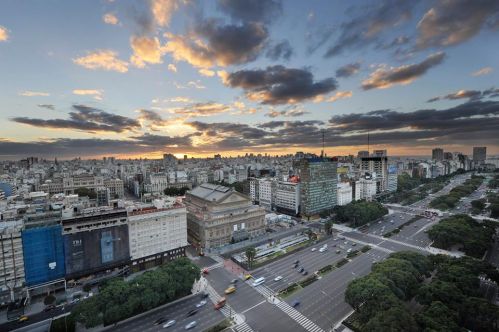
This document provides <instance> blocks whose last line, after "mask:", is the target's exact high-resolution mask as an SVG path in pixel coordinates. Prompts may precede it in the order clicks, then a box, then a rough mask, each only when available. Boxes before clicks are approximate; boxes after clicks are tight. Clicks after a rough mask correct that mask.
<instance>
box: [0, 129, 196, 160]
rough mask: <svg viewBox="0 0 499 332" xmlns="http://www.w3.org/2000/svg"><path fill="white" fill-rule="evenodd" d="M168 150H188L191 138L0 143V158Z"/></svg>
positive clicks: (162, 137) (166, 137)
mask: <svg viewBox="0 0 499 332" xmlns="http://www.w3.org/2000/svg"><path fill="white" fill-rule="evenodd" d="M164 149H168V151H171V152H178V153H181V152H184V153H185V152H186V151H190V150H192V141H191V135H186V136H173V137H172V136H160V135H152V134H144V135H141V136H132V137H129V138H128V139H125V140H116V139H102V138H86V139H72V138H56V139H44V140H40V141H31V142H15V141H10V140H2V139H0V158H3V159H5V158H12V157H14V158H18V157H20V156H26V155H35V156H45V157H54V156H55V157H58V158H59V157H66V158H74V157H81V156H90V157H95V156H101V155H118V154H124V155H129V154H131V153H132V154H133V153H135V154H145V153H151V152H159V151H164Z"/></svg>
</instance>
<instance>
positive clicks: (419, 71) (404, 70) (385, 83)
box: [362, 52, 445, 90]
mask: <svg viewBox="0 0 499 332" xmlns="http://www.w3.org/2000/svg"><path fill="white" fill-rule="evenodd" d="M444 58H445V53H444V52H439V53H434V54H432V55H430V56H428V57H427V58H426V59H425V60H423V61H422V62H420V63H416V64H411V65H403V66H400V67H391V68H388V69H386V68H383V67H382V68H378V69H376V70H375V71H374V72H373V73H371V75H370V76H369V77H368V78H367V79H365V80H364V81H362V88H363V89H364V90H370V89H386V88H389V87H391V86H392V85H394V84H402V85H405V84H409V83H412V82H413V81H414V80H416V79H417V78H419V77H421V76H422V75H424V74H425V73H426V72H427V71H428V70H429V69H430V68H432V67H434V66H437V65H439V64H441V63H442V61H443V60H444Z"/></svg>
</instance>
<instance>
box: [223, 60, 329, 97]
mask: <svg viewBox="0 0 499 332" xmlns="http://www.w3.org/2000/svg"><path fill="white" fill-rule="evenodd" d="M224 84H225V85H226V86H229V87H232V88H242V89H243V90H244V91H245V92H246V96H247V98H248V99H250V100H254V101H259V102H260V103H262V104H271V105H277V104H293V103H298V102H302V101H305V100H308V99H312V98H315V97H317V96H320V95H323V94H327V93H330V92H332V91H334V90H336V88H337V83H336V81H335V80H334V78H332V77H331V78H326V79H323V80H321V81H314V75H313V74H312V73H311V72H310V71H309V70H307V69H294V68H286V67H284V66H271V67H267V68H266V69H255V70H240V71H236V72H233V73H230V74H228V75H227V76H226V78H225V79H224Z"/></svg>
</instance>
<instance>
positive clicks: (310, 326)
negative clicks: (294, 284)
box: [276, 301, 324, 332]
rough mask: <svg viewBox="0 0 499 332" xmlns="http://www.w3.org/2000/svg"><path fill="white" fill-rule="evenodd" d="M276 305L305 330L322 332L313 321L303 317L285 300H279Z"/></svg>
mask: <svg viewBox="0 0 499 332" xmlns="http://www.w3.org/2000/svg"><path fill="white" fill-rule="evenodd" d="M276 306H277V307H278V308H279V309H281V310H282V311H284V313H285V314H287V315H288V316H289V317H291V318H292V319H293V320H294V321H295V322H297V323H298V324H300V325H301V326H303V328H304V329H305V330H307V331H309V332H324V330H323V329H321V328H320V327H319V326H317V325H316V324H315V323H314V322H312V321H311V320H310V319H308V318H307V317H305V316H304V315H303V314H301V313H300V312H299V311H298V310H296V309H294V308H293V307H291V306H290V305H289V304H287V303H286V302H284V301H280V302H279V303H277V304H276Z"/></svg>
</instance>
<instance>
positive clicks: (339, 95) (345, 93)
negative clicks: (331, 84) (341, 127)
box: [327, 91, 353, 103]
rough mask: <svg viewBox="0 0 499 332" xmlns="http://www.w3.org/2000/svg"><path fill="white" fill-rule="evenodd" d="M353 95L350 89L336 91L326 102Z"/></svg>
mask: <svg viewBox="0 0 499 332" xmlns="http://www.w3.org/2000/svg"><path fill="white" fill-rule="evenodd" d="M352 96H353V93H352V91H338V92H336V93H335V94H334V95H332V96H331V97H329V98H328V99H327V101H328V102H331V103H332V102H335V101H337V100H340V99H346V98H351V97H352Z"/></svg>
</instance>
